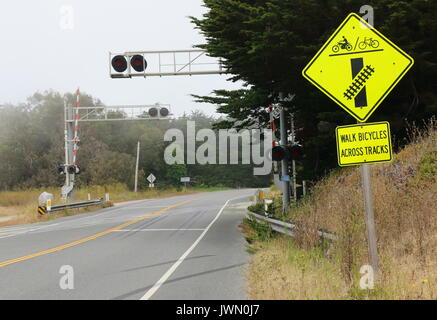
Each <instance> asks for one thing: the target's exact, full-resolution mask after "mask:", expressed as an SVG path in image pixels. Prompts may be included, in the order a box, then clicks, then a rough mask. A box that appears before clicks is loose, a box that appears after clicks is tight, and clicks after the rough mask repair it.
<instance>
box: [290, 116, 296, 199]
mask: <svg viewBox="0 0 437 320" xmlns="http://www.w3.org/2000/svg"><path fill="white" fill-rule="evenodd" d="M295 134H296V133H295V130H294V114H291V143H292V144H294V143H295V142H296V135H295ZM291 164H292V168H293V198H294V201H295V202H296V201H297V186H296V180H297V179H296V160H292V162H291Z"/></svg>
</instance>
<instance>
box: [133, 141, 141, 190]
mask: <svg viewBox="0 0 437 320" xmlns="http://www.w3.org/2000/svg"><path fill="white" fill-rule="evenodd" d="M139 159H140V142H139V141H138V144H137V162H136V165H135V188H134V192H137V190H138V163H139Z"/></svg>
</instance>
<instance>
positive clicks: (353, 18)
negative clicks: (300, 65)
mask: <svg viewBox="0 0 437 320" xmlns="http://www.w3.org/2000/svg"><path fill="white" fill-rule="evenodd" d="M413 63H414V60H413V59H412V58H411V57H410V56H409V55H408V54H406V53H405V52H403V51H402V50H401V49H400V48H399V47H397V46H396V45H395V44H394V43H393V42H391V41H390V40H389V39H387V38H386V37H385V36H384V35H382V34H381V33H380V32H379V31H377V30H376V29H375V28H373V27H372V26H371V25H369V24H368V23H367V22H366V21H364V20H363V19H361V17H360V16H359V15H357V14H355V13H351V14H349V15H348V16H347V18H346V19H345V20H344V21H343V22H342V24H341V25H340V26H339V27H338V28H337V30H336V31H335V32H334V33H333V34H332V36H331V37H330V38H329V39H328V41H327V42H326V43H325V44H324V45H323V46H322V48H321V49H320V50H319V51H318V52H317V54H316V55H315V56H314V57H313V58H312V59H311V61H310V62H309V63H308V65H307V66H306V67H305V68H304V70H303V71H302V75H303V76H304V77H305V78H306V79H307V80H309V81H310V82H311V83H312V84H313V85H315V86H316V87H317V88H319V89H320V90H321V91H322V92H323V93H324V94H326V95H327V96H328V97H330V98H331V99H332V100H333V101H335V102H336V103H337V104H338V105H340V106H341V107H342V108H343V109H344V110H346V111H347V112H348V113H349V114H350V115H351V116H353V117H354V118H355V119H357V120H358V121H360V122H365V121H367V119H368V118H369V117H370V115H371V114H372V113H373V112H374V111H375V110H376V108H377V107H378V106H379V105H380V104H381V103H382V101H383V100H384V99H385V98H386V97H387V95H388V94H389V93H390V91H391V90H392V89H393V88H394V87H395V86H396V84H397V83H398V82H399V81H400V80H401V79H402V77H403V76H404V75H405V74H406V73H407V71H408V70H409V69H410V68H411V67H412V65H413Z"/></svg>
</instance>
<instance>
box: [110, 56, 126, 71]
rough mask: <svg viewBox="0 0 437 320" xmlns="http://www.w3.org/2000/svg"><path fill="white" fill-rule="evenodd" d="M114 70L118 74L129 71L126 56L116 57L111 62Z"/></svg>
mask: <svg viewBox="0 0 437 320" xmlns="http://www.w3.org/2000/svg"><path fill="white" fill-rule="evenodd" d="M111 64H112V68H114V70H115V71H117V72H125V71H126V69H127V61H126V58H125V57H124V56H120V55H118V56H115V57H113V58H112V61H111Z"/></svg>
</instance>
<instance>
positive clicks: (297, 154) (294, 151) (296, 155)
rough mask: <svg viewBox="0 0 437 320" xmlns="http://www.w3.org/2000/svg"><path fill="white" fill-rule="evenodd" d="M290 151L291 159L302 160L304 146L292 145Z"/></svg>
mask: <svg viewBox="0 0 437 320" xmlns="http://www.w3.org/2000/svg"><path fill="white" fill-rule="evenodd" d="M289 152H290V159H291V160H301V159H302V158H303V147H302V146H301V145H299V144H295V145H293V146H291V147H290V149H289Z"/></svg>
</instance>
